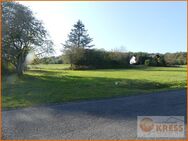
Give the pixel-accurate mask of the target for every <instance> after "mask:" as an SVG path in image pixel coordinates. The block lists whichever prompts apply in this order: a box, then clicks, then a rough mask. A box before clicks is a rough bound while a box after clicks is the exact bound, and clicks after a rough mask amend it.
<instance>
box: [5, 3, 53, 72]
mask: <svg viewBox="0 0 188 141" xmlns="http://www.w3.org/2000/svg"><path fill="white" fill-rule="evenodd" d="M48 37H49V36H48V34H47V31H46V29H45V28H44V26H43V24H42V22H41V21H39V20H37V19H36V18H35V17H34V15H33V13H32V11H31V10H30V9H29V8H28V7H26V6H23V5H21V4H19V3H16V2H3V3H2V58H3V60H4V61H6V62H8V63H11V64H13V65H14V66H15V68H16V70H17V74H18V75H22V74H23V70H24V66H25V59H26V56H27V55H28V53H29V52H31V51H32V52H35V54H36V55H37V56H41V55H44V54H46V53H52V52H53V48H52V46H53V42H52V41H51V40H49V39H48Z"/></svg>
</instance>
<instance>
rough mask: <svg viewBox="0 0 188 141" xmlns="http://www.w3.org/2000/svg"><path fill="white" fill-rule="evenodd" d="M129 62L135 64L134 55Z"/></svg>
mask: <svg viewBox="0 0 188 141" xmlns="http://www.w3.org/2000/svg"><path fill="white" fill-rule="evenodd" d="M129 63H130V64H131V65H132V64H135V63H136V57H135V56H132V57H131V59H130V61H129Z"/></svg>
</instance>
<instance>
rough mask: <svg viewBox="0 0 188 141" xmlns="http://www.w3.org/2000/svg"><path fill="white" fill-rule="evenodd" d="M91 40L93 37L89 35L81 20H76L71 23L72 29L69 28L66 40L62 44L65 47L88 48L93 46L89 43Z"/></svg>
mask: <svg viewBox="0 0 188 141" xmlns="http://www.w3.org/2000/svg"><path fill="white" fill-rule="evenodd" d="M92 41H93V39H92V38H90V37H89V34H88V33H87V30H86V29H85V26H84V24H83V23H82V21H81V20H78V22H77V23H76V24H74V25H73V29H71V32H70V34H69V35H68V40H67V41H66V42H65V44H63V46H64V47H65V48H72V47H79V48H90V47H93V46H94V45H91V44H90V43H91V42H92Z"/></svg>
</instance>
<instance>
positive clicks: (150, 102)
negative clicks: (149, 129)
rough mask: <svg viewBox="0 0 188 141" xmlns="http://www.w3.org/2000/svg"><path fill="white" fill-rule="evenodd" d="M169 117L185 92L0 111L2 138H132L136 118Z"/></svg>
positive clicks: (181, 106)
mask: <svg viewBox="0 0 188 141" xmlns="http://www.w3.org/2000/svg"><path fill="white" fill-rule="evenodd" d="M171 115H173V116H185V115H186V90H177V91H168V92H159V93H153V94H146V95H140V96H129V97H121V98H112V99H106V100H92V101H84V102H71V103H65V104H61V105H52V106H38V107H31V108H24V109H17V110H9V111H3V112H2V118H3V123H2V124H3V139H20V140H21V139H85V140H86V139H87V140H89V139H91V140H93V139H113V140H118V139H136V138H137V116H171ZM185 124H186V123H185Z"/></svg>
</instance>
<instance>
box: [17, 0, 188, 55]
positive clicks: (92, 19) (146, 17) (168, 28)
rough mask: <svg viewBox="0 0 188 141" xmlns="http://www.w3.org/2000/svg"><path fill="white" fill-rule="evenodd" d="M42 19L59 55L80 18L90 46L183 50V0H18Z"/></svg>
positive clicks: (127, 49)
mask: <svg viewBox="0 0 188 141" xmlns="http://www.w3.org/2000/svg"><path fill="white" fill-rule="evenodd" d="M19 3H21V4H24V5H26V6H28V7H29V8H30V9H31V10H32V11H33V13H34V15H35V16H36V18H38V19H39V20H42V22H43V24H44V26H45V27H46V29H47V30H48V32H49V34H50V36H51V39H52V41H53V42H54V45H55V46H54V49H55V52H56V53H55V55H60V54H61V49H62V45H61V44H62V43H64V42H65V40H67V39H68V37H67V35H68V34H69V33H70V31H71V29H72V27H73V25H74V24H75V23H76V22H77V21H78V20H79V19H80V20H81V21H82V22H83V23H84V25H85V28H86V29H87V30H88V33H89V35H90V37H91V38H93V42H92V43H93V44H94V45H95V47H94V48H99V49H105V50H122V51H131V52H149V53H166V52H179V51H187V49H186V48H187V47H186V46H187V44H186V41H187V40H186V36H187V35H186V2H93V1H90V2H83V1H81V2H68V1H66V2H65V1H64V2H63V1H25V2H24V1H22V2H19Z"/></svg>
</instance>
